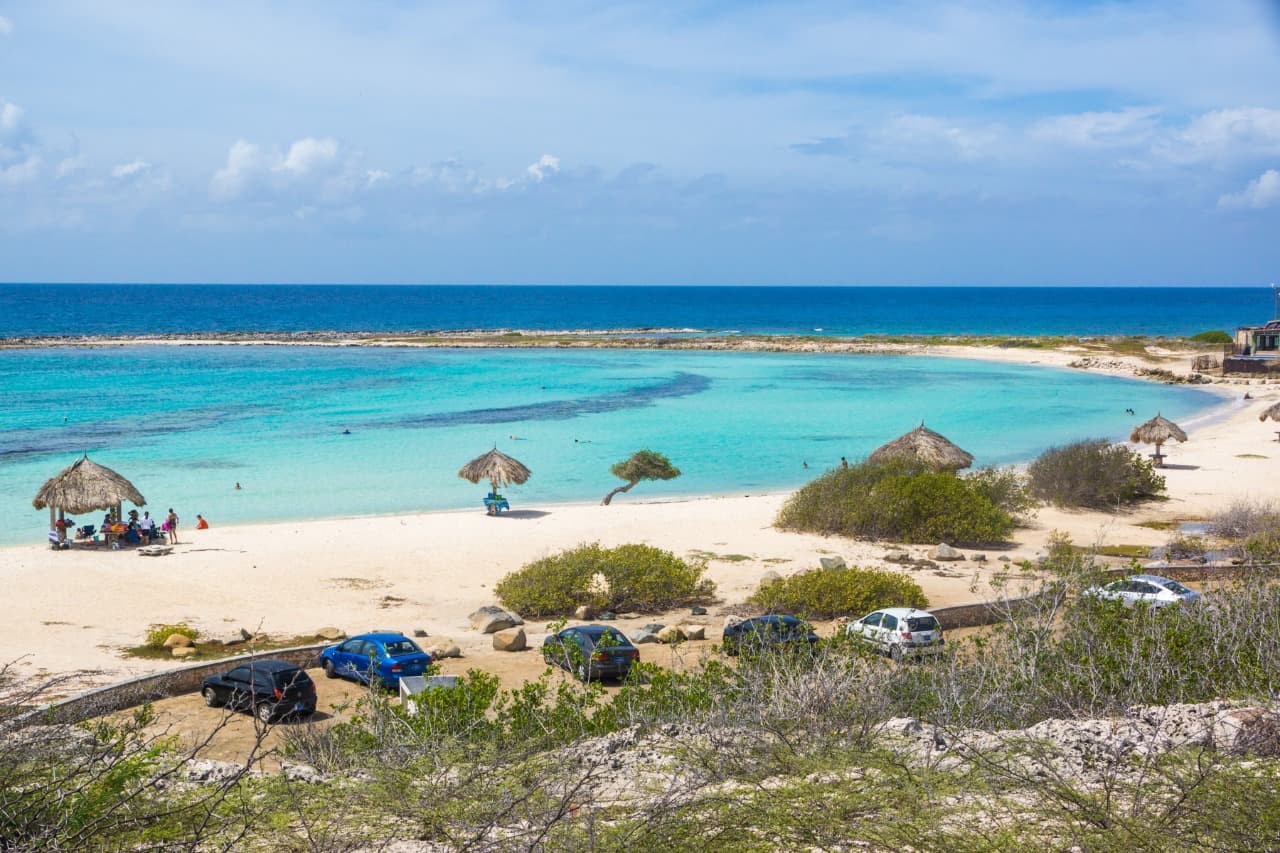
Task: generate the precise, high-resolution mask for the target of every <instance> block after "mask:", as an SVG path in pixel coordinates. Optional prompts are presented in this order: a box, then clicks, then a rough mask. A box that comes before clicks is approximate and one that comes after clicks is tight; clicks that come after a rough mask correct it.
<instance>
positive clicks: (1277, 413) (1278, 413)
mask: <svg viewBox="0 0 1280 853" xmlns="http://www.w3.org/2000/svg"><path fill="white" fill-rule="evenodd" d="M1267 418H1271V420H1273V421H1280V403H1276V404H1275V405H1274V406H1272V407H1271V408H1269V409H1267V410H1266V411H1265V412H1263V413H1262V414H1260V415H1258V420H1260V421H1265V420H1266V419H1267Z"/></svg>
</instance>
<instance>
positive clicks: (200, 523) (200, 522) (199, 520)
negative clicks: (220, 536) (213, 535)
mask: <svg viewBox="0 0 1280 853" xmlns="http://www.w3.org/2000/svg"><path fill="white" fill-rule="evenodd" d="M208 529H209V522H207V521H205V519H204V516H203V515H201V514H200V513H196V530H208Z"/></svg>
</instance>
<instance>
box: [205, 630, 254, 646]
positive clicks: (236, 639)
mask: <svg viewBox="0 0 1280 853" xmlns="http://www.w3.org/2000/svg"><path fill="white" fill-rule="evenodd" d="M205 642H207V643H210V644H212V645H218V646H238V645H240V644H241V643H243V642H244V637H243V636H242V635H241V633H240V632H239V631H233V632H232V633H230V634H224V635H222V636H221V637H213V638H211V639H208V640H206V641H205Z"/></svg>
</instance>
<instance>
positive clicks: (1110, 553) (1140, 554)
mask: <svg viewBox="0 0 1280 853" xmlns="http://www.w3.org/2000/svg"><path fill="white" fill-rule="evenodd" d="M1073 550H1074V551H1075V553H1077V554H1082V555H1086V554H1096V555H1098V556H1099V557H1123V558H1124V559H1126V560H1127V559H1138V560H1144V559H1146V558H1147V557H1150V556H1151V546H1150V545H1103V546H1102V547H1100V548H1084V547H1081V546H1079V545H1076V546H1074V548H1073Z"/></svg>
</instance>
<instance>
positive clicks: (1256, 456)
mask: <svg viewBox="0 0 1280 853" xmlns="http://www.w3.org/2000/svg"><path fill="white" fill-rule="evenodd" d="M1236 458H1237V459H1269V458H1270V457H1268V456H1263V455H1262V454H1261V453H1237V454H1236Z"/></svg>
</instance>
